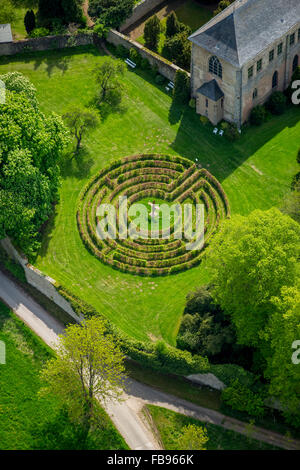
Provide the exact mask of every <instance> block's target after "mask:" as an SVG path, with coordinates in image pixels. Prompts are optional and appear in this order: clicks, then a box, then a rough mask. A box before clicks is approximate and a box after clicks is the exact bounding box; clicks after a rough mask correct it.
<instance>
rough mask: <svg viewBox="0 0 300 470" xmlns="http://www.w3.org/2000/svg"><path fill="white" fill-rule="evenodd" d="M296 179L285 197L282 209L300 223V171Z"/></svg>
mask: <svg viewBox="0 0 300 470" xmlns="http://www.w3.org/2000/svg"><path fill="white" fill-rule="evenodd" d="M294 180H295V181H294ZM294 180H293V182H292V191H291V192H290V193H289V194H288V196H287V197H286V198H285V199H284V201H283V205H282V208H281V210H282V212H283V213H284V214H287V215H289V216H290V217H291V218H292V219H294V220H295V221H296V222H298V224H300V173H297V175H295V177H294Z"/></svg>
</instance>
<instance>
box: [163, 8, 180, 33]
mask: <svg viewBox="0 0 300 470" xmlns="http://www.w3.org/2000/svg"><path fill="white" fill-rule="evenodd" d="M179 32H180V22H179V21H178V18H177V16H176V13H175V12H174V11H172V12H171V13H170V14H169V15H168V16H167V22H166V37H167V38H170V37H172V36H175V34H178V33H179Z"/></svg>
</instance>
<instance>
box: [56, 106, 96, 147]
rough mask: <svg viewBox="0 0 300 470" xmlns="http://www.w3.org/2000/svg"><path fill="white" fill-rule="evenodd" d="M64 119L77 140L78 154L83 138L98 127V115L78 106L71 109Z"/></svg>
mask: <svg viewBox="0 0 300 470" xmlns="http://www.w3.org/2000/svg"><path fill="white" fill-rule="evenodd" d="M63 119H64V120H65V122H66V124H67V126H68V127H69V129H70V131H71V134H72V135H73V136H74V137H75V139H76V149H75V154H76V153H78V152H79V149H80V146H81V141H82V138H83V136H84V135H85V134H86V133H87V131H88V130H89V129H94V128H95V127H96V126H97V125H98V122H99V119H98V115H97V113H96V112H95V111H93V110H90V109H85V108H80V107H78V106H76V107H72V108H70V109H69V110H68V111H67V112H66V113H65V114H64V116H63Z"/></svg>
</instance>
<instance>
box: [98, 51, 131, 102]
mask: <svg viewBox="0 0 300 470" xmlns="http://www.w3.org/2000/svg"><path fill="white" fill-rule="evenodd" d="M125 70H126V67H125V65H124V63H123V62H122V61H121V60H114V59H112V58H108V59H106V60H105V61H104V62H102V63H101V64H99V65H97V67H96V68H95V69H94V74H95V78H96V83H97V85H98V87H99V91H98V94H97V102H98V104H101V103H103V102H107V101H111V100H113V98H114V96H115V95H118V96H119V93H120V91H121V90H122V89H123V83H122V81H121V78H122V76H123V75H124V73H125Z"/></svg>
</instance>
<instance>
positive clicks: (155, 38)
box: [144, 15, 161, 51]
mask: <svg viewBox="0 0 300 470" xmlns="http://www.w3.org/2000/svg"><path fill="white" fill-rule="evenodd" d="M160 33H161V24H160V21H159V19H158V17H157V16H156V15H153V16H151V18H149V20H147V21H146V24H145V29H144V39H145V46H146V47H148V49H151V51H157V50H158V44H159V38H160Z"/></svg>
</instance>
